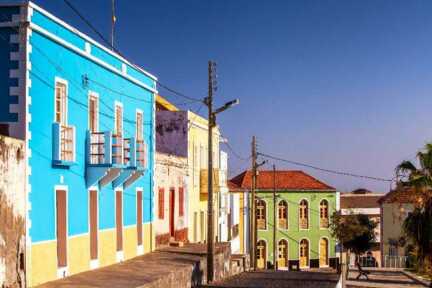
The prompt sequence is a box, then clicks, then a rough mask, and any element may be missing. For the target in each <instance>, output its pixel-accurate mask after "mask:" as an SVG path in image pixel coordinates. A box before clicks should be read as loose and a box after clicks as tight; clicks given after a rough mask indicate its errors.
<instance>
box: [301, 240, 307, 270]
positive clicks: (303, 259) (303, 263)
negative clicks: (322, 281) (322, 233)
mask: <svg viewBox="0 0 432 288" xmlns="http://www.w3.org/2000/svg"><path fill="white" fill-rule="evenodd" d="M303 267H309V241H308V240H307V239H302V240H301V241H300V268H303Z"/></svg>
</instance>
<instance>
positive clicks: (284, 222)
mask: <svg viewBox="0 0 432 288" xmlns="http://www.w3.org/2000/svg"><path fill="white" fill-rule="evenodd" d="M278 227H279V228H280V229H288V221H287V219H280V218H279V220H278Z"/></svg>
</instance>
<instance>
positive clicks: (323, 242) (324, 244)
mask: <svg viewBox="0 0 432 288" xmlns="http://www.w3.org/2000/svg"><path fill="white" fill-rule="evenodd" d="M319 252H320V261H319V266H320V267H327V266H328V240H327V239H326V238H321V239H320V250H319Z"/></svg>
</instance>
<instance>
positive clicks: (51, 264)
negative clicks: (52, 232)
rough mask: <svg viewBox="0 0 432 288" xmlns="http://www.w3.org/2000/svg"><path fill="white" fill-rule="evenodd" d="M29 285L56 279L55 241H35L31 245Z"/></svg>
mask: <svg viewBox="0 0 432 288" xmlns="http://www.w3.org/2000/svg"><path fill="white" fill-rule="evenodd" d="M30 279H31V280H30V283H29V286H30V287H33V286H36V285H39V284H42V283H45V282H48V281H52V280H56V279H57V243H56V242H55V241H49V242H42V243H36V244H33V245H32V246H31V270H30Z"/></svg>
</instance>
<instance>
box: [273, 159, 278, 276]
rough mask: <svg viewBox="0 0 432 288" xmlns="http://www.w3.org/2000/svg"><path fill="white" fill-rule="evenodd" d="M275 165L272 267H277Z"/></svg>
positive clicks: (275, 268) (274, 176)
mask: <svg viewBox="0 0 432 288" xmlns="http://www.w3.org/2000/svg"><path fill="white" fill-rule="evenodd" d="M276 224H277V222H276V165H275V164H273V269H274V270H275V271H276V270H277V269H278V267H277V266H278V262H277V260H278V258H277V255H276Z"/></svg>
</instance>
